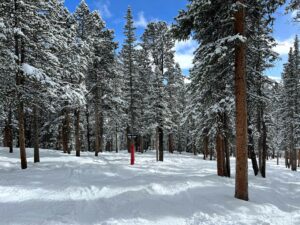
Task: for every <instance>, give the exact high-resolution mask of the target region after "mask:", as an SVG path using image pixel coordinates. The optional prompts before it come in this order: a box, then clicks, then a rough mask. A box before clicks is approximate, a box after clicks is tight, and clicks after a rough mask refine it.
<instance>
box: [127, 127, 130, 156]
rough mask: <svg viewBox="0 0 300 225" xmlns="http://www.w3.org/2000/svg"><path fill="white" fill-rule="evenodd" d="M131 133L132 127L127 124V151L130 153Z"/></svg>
mask: <svg viewBox="0 0 300 225" xmlns="http://www.w3.org/2000/svg"><path fill="white" fill-rule="evenodd" d="M129 134H130V127H129V126H127V128H126V140H127V151H128V153H130V152H131V138H129V137H128V135H129Z"/></svg>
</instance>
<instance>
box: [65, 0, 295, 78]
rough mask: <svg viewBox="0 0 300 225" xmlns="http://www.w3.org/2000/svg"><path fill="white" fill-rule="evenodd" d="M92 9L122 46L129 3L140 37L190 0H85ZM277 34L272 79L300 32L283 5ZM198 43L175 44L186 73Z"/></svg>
mask: <svg viewBox="0 0 300 225" xmlns="http://www.w3.org/2000/svg"><path fill="white" fill-rule="evenodd" d="M80 1H81V0H65V5H66V7H67V8H68V9H69V10H70V11H71V12H74V10H75V8H76V6H77V5H78V4H79V2H80ZM86 2H87V4H88V5H89V7H90V9H91V10H99V11H100V14H101V15H102V17H103V19H104V21H105V22H106V24H107V27H108V28H109V29H113V30H114V31H115V40H116V41H118V42H119V46H121V44H122V41H123V39H124V35H123V27H124V24H125V20H124V15H125V13H126V10H127V7H128V6H129V5H130V6H131V8H132V10H133V16H134V20H135V24H136V27H137V32H136V34H137V37H139V36H140V35H141V34H142V33H143V30H144V28H145V26H146V25H147V23H148V22H149V21H155V20H164V21H166V22H168V23H169V24H171V23H172V22H174V17H176V16H177V14H178V11H179V10H180V9H184V8H185V6H186V4H187V0H86ZM275 17H276V22H275V24H274V37H275V39H276V41H277V42H278V45H277V47H276V48H275V51H277V52H278V53H279V54H280V58H281V60H278V61H277V62H276V63H275V67H274V68H272V69H269V70H268V71H266V74H267V75H268V76H270V77H273V78H276V79H278V78H280V76H281V72H282V69H283V63H285V62H286V60H287V53H288V51H289V48H290V47H291V46H292V44H293V39H294V37H295V35H296V34H298V35H299V34H300V24H299V23H298V24H296V23H294V22H292V16H291V14H287V15H285V14H284V7H281V8H280V9H278V11H277V12H276V13H275ZM196 47H197V44H196V43H195V42H194V41H192V40H189V41H186V42H180V43H177V44H176V56H175V60H176V61H177V62H179V64H180V65H181V67H182V69H183V72H184V74H186V75H188V70H189V68H190V67H191V66H192V59H193V51H194V50H195V48H196Z"/></svg>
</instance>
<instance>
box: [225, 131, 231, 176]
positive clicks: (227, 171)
mask: <svg viewBox="0 0 300 225" xmlns="http://www.w3.org/2000/svg"><path fill="white" fill-rule="evenodd" d="M224 150H225V167H226V168H225V176H227V177H230V176H231V172H230V154H229V146H228V139H227V137H224Z"/></svg>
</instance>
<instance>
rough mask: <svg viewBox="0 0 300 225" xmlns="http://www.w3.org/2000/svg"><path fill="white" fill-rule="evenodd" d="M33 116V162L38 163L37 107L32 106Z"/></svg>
mask: <svg viewBox="0 0 300 225" xmlns="http://www.w3.org/2000/svg"><path fill="white" fill-rule="evenodd" d="M33 116H34V125H33V126H34V162H35V163H37V162H40V139H39V119H38V109H37V106H36V105H34V106H33Z"/></svg>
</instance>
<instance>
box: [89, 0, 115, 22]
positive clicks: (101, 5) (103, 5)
mask: <svg viewBox="0 0 300 225" xmlns="http://www.w3.org/2000/svg"><path fill="white" fill-rule="evenodd" d="M93 4H94V7H95V8H96V9H98V10H99V11H100V14H101V16H102V17H103V18H110V17H112V13H111V12H110V10H109V5H110V1H109V0H105V1H102V0H94V1H93Z"/></svg>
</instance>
